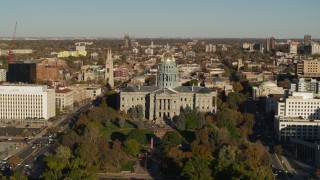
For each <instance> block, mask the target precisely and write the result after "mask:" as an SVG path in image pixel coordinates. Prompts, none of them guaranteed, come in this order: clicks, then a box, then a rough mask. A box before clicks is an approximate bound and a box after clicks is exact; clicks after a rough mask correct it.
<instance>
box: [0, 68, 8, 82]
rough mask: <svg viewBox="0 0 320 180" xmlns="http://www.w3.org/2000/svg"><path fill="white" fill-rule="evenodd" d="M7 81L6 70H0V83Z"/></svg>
mask: <svg viewBox="0 0 320 180" xmlns="http://www.w3.org/2000/svg"><path fill="white" fill-rule="evenodd" d="M4 81H7V70H6V69H0V82H4Z"/></svg>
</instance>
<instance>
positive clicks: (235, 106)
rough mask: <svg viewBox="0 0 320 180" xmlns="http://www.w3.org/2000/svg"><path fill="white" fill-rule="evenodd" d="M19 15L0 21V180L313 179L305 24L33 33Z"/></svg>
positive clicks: (318, 174) (315, 111) (312, 54)
mask: <svg viewBox="0 0 320 180" xmlns="http://www.w3.org/2000/svg"><path fill="white" fill-rule="evenodd" d="M99 3H101V2H99ZM110 4H112V3H111V2H110ZM110 6H111V7H112V5H110ZM182 6H183V5H182ZM156 13H157V12H155V14H156ZM83 16H84V15H83ZM173 16H175V15H173ZM200 21H201V20H200ZM20 23H21V24H23V22H20V21H18V20H17V21H13V22H11V25H12V27H11V31H10V33H11V34H10V36H7V35H2V34H1V31H5V30H3V29H1V28H0V179H1V180H2V179H3V180H7V179H10V180H28V179H45V180H47V179H48V180H52V179H101V180H103V179H105V180H107V179H110V180H111V179H165V180H169V179H191V180H198V179H199V180H208V179H230V180H231V179H244V180H245V179H254V180H255V179H257V180H260V179H266V180H267V179H268V180H269V179H270V180H272V179H277V180H284V179H297V180H298V179H320V39H318V38H319V37H317V36H318V35H313V34H312V33H310V32H314V31H305V32H304V33H303V34H301V35H299V36H294V37H293V38H285V37H282V38H279V37H277V36H278V35H277V34H276V32H274V34H273V35H272V36H265V37H252V38H251V37H247V38H236V35H235V36H233V37H229V36H225V37H224V38H223V37H219V38H218V37H205V36H204V35H203V34H199V35H197V36H194V38H191V37H185V36H181V37H179V36H178V37H176V35H174V36H165V35H164V36H155V37H149V36H147V35H146V36H143V35H141V34H139V35H137V34H135V32H136V31H134V30H132V31H131V29H130V28H127V29H126V32H127V33H124V34H123V35H122V37H112V38H111V37H100V36H96V37H93V36H94V35H92V36H88V37H86V36H78V35H76V36H65V34H63V33H62V34H61V35H58V36H56V37H54V36H53V35H48V36H47V37H44V36H28V35H26V36H24V35H20V34H19V33H21V32H23V31H24V28H25V27H26V26H24V25H21V26H20ZM52 23H54V22H52ZM0 24H1V23H0ZM168 24H169V20H168ZM153 25H154V26H155V24H154V23H153V22H150V26H153ZM75 26H76V25H75ZM111 26H117V25H116V24H114V25H113V24H111ZM119 26H120V25H119ZM61 27H62V26H61ZM168 27H169V25H168ZM168 27H163V31H165V30H166V28H168ZM132 29H134V28H132ZM306 29H308V28H306ZM92 31H93V32H94V29H93V30H92ZM146 31H147V30H146ZM186 31H188V30H187V29H186ZM252 31H254V28H253V29H252ZM121 32H122V31H121ZM165 32H166V31H165ZM57 33H58V32H57ZM88 33H90V32H88ZM106 33H108V32H106ZM268 34H269V33H268Z"/></svg>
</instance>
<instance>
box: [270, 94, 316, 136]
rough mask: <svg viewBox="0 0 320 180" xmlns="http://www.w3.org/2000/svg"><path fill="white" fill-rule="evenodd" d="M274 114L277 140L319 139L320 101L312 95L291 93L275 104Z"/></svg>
mask: <svg viewBox="0 0 320 180" xmlns="http://www.w3.org/2000/svg"><path fill="white" fill-rule="evenodd" d="M274 112H275V118H274V127H275V129H276V132H277V136H278V139H279V140H282V141H287V140H290V137H294V138H297V139H314V138H319V133H318V132H320V131H319V130H318V129H320V127H319V125H320V99H316V98H314V96H313V93H306V92H293V93H292V95H291V96H288V97H287V98H284V99H283V100H282V101H278V102H277V105H276V107H275V109H274Z"/></svg>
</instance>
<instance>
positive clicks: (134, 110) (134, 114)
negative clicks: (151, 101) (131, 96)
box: [128, 107, 138, 120]
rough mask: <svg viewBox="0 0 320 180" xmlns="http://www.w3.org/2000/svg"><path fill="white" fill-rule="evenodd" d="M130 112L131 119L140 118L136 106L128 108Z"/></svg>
mask: <svg viewBox="0 0 320 180" xmlns="http://www.w3.org/2000/svg"><path fill="white" fill-rule="evenodd" d="M128 113H129V116H130V118H131V119H133V120H135V119H136V118H138V112H137V108H136V107H131V108H130V109H129V110H128Z"/></svg>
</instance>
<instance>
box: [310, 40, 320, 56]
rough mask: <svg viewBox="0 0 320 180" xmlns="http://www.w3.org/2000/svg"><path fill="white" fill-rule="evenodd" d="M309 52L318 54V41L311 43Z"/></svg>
mask: <svg viewBox="0 0 320 180" xmlns="http://www.w3.org/2000/svg"><path fill="white" fill-rule="evenodd" d="M311 54H312V55H314V54H320V45H319V44H318V43H314V42H313V43H311Z"/></svg>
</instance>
